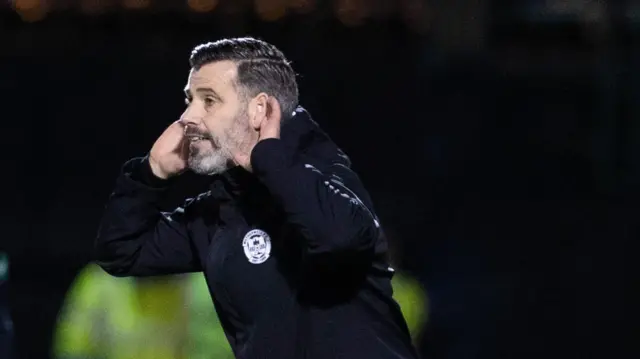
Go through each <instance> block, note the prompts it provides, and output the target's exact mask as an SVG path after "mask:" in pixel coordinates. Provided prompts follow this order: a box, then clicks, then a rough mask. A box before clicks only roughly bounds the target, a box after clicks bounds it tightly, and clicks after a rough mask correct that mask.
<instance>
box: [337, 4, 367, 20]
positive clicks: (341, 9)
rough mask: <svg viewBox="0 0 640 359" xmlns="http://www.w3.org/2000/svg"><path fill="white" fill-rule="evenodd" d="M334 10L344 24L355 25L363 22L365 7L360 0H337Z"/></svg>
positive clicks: (365, 12)
mask: <svg viewBox="0 0 640 359" xmlns="http://www.w3.org/2000/svg"><path fill="white" fill-rule="evenodd" d="M336 12H337V15H338V18H339V19H340V21H341V22H342V23H343V24H344V25H347V26H356V25H360V24H362V23H363V22H364V20H365V18H366V14H367V9H366V6H365V4H363V2H362V0H337V2H336Z"/></svg>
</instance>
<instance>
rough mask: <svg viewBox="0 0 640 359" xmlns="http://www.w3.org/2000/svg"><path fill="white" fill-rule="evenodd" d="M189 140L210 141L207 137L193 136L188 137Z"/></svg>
mask: <svg viewBox="0 0 640 359" xmlns="http://www.w3.org/2000/svg"><path fill="white" fill-rule="evenodd" d="M187 138H188V139H189V142H198V141H204V140H208V139H209V138H208V137H206V136H200V135H191V136H187Z"/></svg>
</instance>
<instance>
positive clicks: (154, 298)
mask: <svg viewBox="0 0 640 359" xmlns="http://www.w3.org/2000/svg"><path fill="white" fill-rule="evenodd" d="M211 303H212V302H211V299H210V296H209V291H208V290H207V286H206V282H205V280H204V277H203V275H202V274H200V273H197V274H189V275H182V276H172V277H151V278H114V277H112V276H110V275H108V274H106V273H105V272H104V271H103V270H102V269H101V268H100V267H98V266H97V265H95V264H90V265H88V266H87V267H86V268H84V269H83V270H82V272H81V273H80V274H79V276H78V277H77V279H76V281H75V282H74V284H73V285H72V287H71V289H70V291H69V292H68V294H67V298H66V300H65V304H64V306H63V309H62V312H61V313H60V315H59V317H58V325H57V328H56V333H55V339H54V347H53V348H54V349H53V351H54V357H55V358H57V359H127V358H140V359H163V358H166V359H183V358H184V359H191V358H193V359H206V358H220V359H230V358H233V355H232V353H231V348H230V347H229V344H228V342H227V339H226V337H225V335H224V332H223V331H222V327H221V326H220V323H219V321H218V317H217V315H216V313H215V310H214V308H213V306H212V304H211Z"/></svg>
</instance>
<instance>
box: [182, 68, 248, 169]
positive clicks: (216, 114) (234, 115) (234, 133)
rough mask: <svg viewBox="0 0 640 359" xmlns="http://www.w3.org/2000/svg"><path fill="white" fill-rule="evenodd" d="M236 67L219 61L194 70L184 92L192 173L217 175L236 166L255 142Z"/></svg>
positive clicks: (184, 119)
mask: <svg viewBox="0 0 640 359" xmlns="http://www.w3.org/2000/svg"><path fill="white" fill-rule="evenodd" d="M236 78H237V66H236V64H234V63H233V62H231V61H219V62H214V63H210V64H207V65H204V66H202V67H201V68H200V69H199V70H195V69H192V70H191V72H190V74H189V81H188V83H187V86H186V88H185V94H186V97H187V105H188V107H187V109H186V110H185V112H184V114H183V115H182V118H181V120H182V122H183V123H184V124H185V136H186V138H187V140H188V141H189V158H188V165H189V169H191V170H192V171H193V172H195V173H198V174H204V175H214V174H219V173H222V172H224V171H226V170H227V169H229V168H231V167H233V166H235V165H237V163H236V162H235V160H234V155H235V154H238V153H243V152H244V151H246V149H247V148H249V146H250V143H251V141H252V140H253V138H252V137H253V133H252V132H254V131H251V129H250V126H249V119H248V114H247V101H246V100H245V99H244V98H242V97H241V95H240V94H239V93H238V91H237V85H236V82H235V81H236Z"/></svg>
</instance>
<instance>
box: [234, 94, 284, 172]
mask: <svg viewBox="0 0 640 359" xmlns="http://www.w3.org/2000/svg"><path fill="white" fill-rule="evenodd" d="M281 119H282V110H281V108H280V103H278V100H277V99H276V98H275V97H269V100H268V102H267V111H266V113H265V114H264V116H263V118H262V120H261V121H260V128H259V130H258V140H257V141H256V142H255V143H254V144H253V145H252V146H251V148H249V149H248V151H246V152H245V151H243V152H242V153H236V154H234V160H235V162H236V163H237V164H238V165H240V166H242V167H243V168H244V169H246V170H247V171H249V172H252V171H253V169H252V167H251V152H253V148H254V147H255V145H257V144H258V143H259V142H260V141H262V140H266V139H269V138H280V127H281V122H280V121H281Z"/></svg>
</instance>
